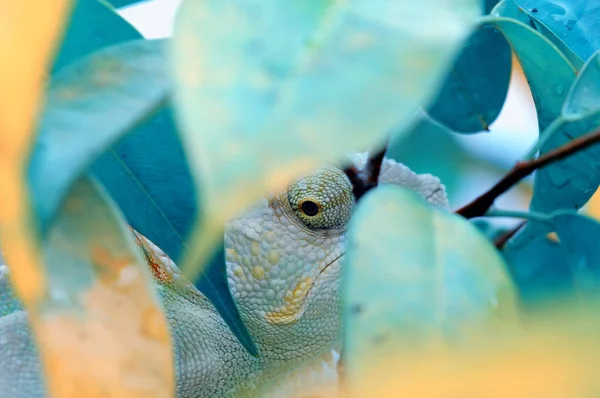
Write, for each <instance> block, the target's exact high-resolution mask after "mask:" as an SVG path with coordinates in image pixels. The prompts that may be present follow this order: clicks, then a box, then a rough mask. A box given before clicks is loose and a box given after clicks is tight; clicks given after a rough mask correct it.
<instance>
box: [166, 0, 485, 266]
mask: <svg viewBox="0 0 600 398" xmlns="http://www.w3.org/2000/svg"><path fill="white" fill-rule="evenodd" d="M478 12H479V5H478V3H477V1H475V0H461V1H456V0H454V1H449V0H448V1H443V2H440V1H433V0H429V1H426V2H425V3H423V2H421V3H420V4H419V5H418V6H417V5H415V3H413V2H404V1H402V2H389V1H384V0H375V1H373V0H369V1H367V0H359V1H355V2H338V1H323V2H308V3H307V2H305V1H300V0H290V1H286V2H280V1H275V0H268V1H262V2H257V1H253V2H247V1H239V0H228V1H222V0H218V1H217V0H208V1H201V2H198V1H193V0H188V1H185V2H184V3H183V4H182V6H181V9H180V12H179V14H178V18H177V21H176V26H175V39H174V41H173V52H172V54H173V57H172V67H173V74H174V76H175V82H176V90H175V99H176V109H177V116H178V120H179V121H180V122H181V126H182V129H183V140H184V142H185V148H186V150H187V151H188V152H187V153H188V157H189V159H190V161H191V162H192V164H193V167H194V172H195V174H196V177H197V184H201V185H202V187H203V189H202V192H201V194H202V197H201V200H202V202H203V204H205V206H203V209H202V212H203V213H202V215H201V216H200V217H199V220H200V223H199V225H198V227H197V229H196V230H195V232H194V235H193V238H192V239H193V242H194V243H193V245H190V247H191V251H190V253H189V255H187V257H186V258H189V260H187V261H185V263H184V264H183V265H184V268H187V269H188V271H189V272H192V267H193V271H194V272H196V271H197V269H198V267H200V266H202V264H203V263H204V261H205V259H206V258H207V257H208V256H209V254H210V251H211V250H212V248H213V247H214V243H215V240H216V238H217V237H218V236H219V235H220V234H221V233H222V229H223V224H224V222H225V221H226V220H227V219H229V218H230V217H231V216H233V215H234V214H236V213H238V212H239V211H241V210H242V209H244V208H246V207H247V206H249V205H251V204H252V203H253V202H254V201H255V200H256V199H258V198H259V197H260V196H263V195H265V194H266V193H267V192H269V191H271V190H273V189H275V188H277V187H280V186H281V185H285V184H287V183H288V182H289V181H290V180H291V179H293V178H295V177H297V176H298V175H300V174H302V173H305V172H309V171H311V170H313V169H315V168H317V167H319V166H321V165H322V163H323V162H326V161H336V160H341V159H345V157H346V155H347V153H348V152H352V151H355V150H357V149H363V148H369V147H372V146H373V145H377V144H379V143H380V142H382V141H383V140H384V139H385V137H386V135H387V134H388V133H389V131H390V130H391V129H392V128H393V127H396V126H403V125H405V124H406V123H407V122H409V121H410V119H411V117H412V115H413V114H414V112H415V111H416V110H417V109H418V107H419V105H421V104H422V103H423V102H424V101H425V100H427V99H428V97H429V96H430V95H431V93H432V90H433V89H434V88H435V86H436V83H437V82H438V81H439V74H440V72H441V70H442V68H443V67H444V66H445V63H446V62H447V61H448V60H449V59H450V57H451V56H452V55H453V54H454V51H455V49H456V47H457V45H458V44H459V43H460V42H461V41H462V40H463V39H464V37H465V35H466V34H467V33H468V31H469V29H470V28H471V26H472V24H473V21H474V19H475V17H476V14H477V13H478ZM231 26H235V29H233V30H232V29H231ZM399 71H401V73H399ZM199 131H201V132H202V133H201V134H199V133H198V132H199ZM240 192H243V195H241V194H240Z"/></svg>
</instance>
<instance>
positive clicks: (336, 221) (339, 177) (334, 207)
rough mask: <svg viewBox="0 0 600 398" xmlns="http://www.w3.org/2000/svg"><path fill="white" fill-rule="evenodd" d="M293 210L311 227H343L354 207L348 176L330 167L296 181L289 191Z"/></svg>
mask: <svg viewBox="0 0 600 398" xmlns="http://www.w3.org/2000/svg"><path fill="white" fill-rule="evenodd" d="M287 198H288V201H289V204H290V207H291V210H292V211H293V212H294V213H295V214H296V216H297V217H298V218H299V219H300V221H302V223H304V225H306V226H307V227H308V228H310V229H314V230H328V229H343V228H344V227H345V226H346V223H347V222H348V220H349V219H350V215H351V214H352V210H353V209H354V194H353V193H352V185H351V184H350V181H349V180H348V177H346V175H345V174H344V173H343V172H342V171H341V170H340V169H337V168H333V167H329V168H324V169H321V170H319V171H318V172H316V173H315V174H314V175H312V176H309V177H305V178H302V179H300V180H298V181H296V182H295V183H294V184H293V185H292V186H290V187H289V189H288V191H287Z"/></svg>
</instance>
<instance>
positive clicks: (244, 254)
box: [0, 154, 448, 398]
mask: <svg viewBox="0 0 600 398" xmlns="http://www.w3.org/2000/svg"><path fill="white" fill-rule="evenodd" d="M366 159H367V155H366V154H359V155H355V156H354V158H353V161H354V164H355V165H356V166H357V167H358V168H359V169H360V168H362V167H364V164H365V161H366ZM379 182H380V184H382V183H394V184H400V185H403V186H406V187H407V188H410V189H413V190H415V191H416V192H417V193H419V194H421V195H422V196H423V197H424V198H425V199H426V200H427V201H429V202H430V203H431V204H433V205H435V206H438V207H442V208H445V209H447V208H448V202H447V198H446V194H445V190H444V187H443V186H442V185H440V182H439V180H438V179H437V178H435V177H433V176H431V175H417V174H415V173H413V172H412V171H410V170H409V169H408V168H406V167H405V166H403V165H401V164H398V163H396V162H394V161H392V160H388V159H385V160H384V162H383V164H382V169H381V175H380V177H379ZM310 202H312V203H310ZM303 203H304V205H303ZM353 208H354V197H353V196H352V187H351V185H350V182H349V181H348V179H347V178H346V176H345V175H344V174H343V172H341V170H339V169H337V168H334V167H326V168H324V169H322V170H320V171H318V172H317V173H315V174H314V175H312V176H308V177H306V178H302V179H299V180H298V181H297V182H295V183H294V184H292V185H291V186H290V187H289V188H288V189H284V190H282V191H280V192H277V193H274V194H272V195H270V196H269V197H268V198H265V199H262V200H261V201H259V203H258V204H257V205H256V206H255V207H253V208H252V209H250V210H248V211H247V212H246V213H244V214H243V215H242V216H241V217H239V218H237V219H235V220H233V221H232V222H231V223H229V224H228V225H227V227H226V232H225V247H226V261H227V276H228V280H229V286H230V289H231V291H232V295H233V298H234V301H235V303H236V305H237V307H238V309H239V311H240V316H241V318H242V320H243V321H244V323H245V324H246V325H247V327H248V330H249V332H250V334H251V335H252V337H253V339H254V341H255V343H256V345H257V348H258V351H259V356H258V358H255V357H252V356H251V355H249V354H248V353H247V352H246V350H245V349H244V348H243V347H242V346H241V344H240V343H239V342H238V341H237V339H236V337H235V336H234V335H233V334H232V332H231V331H230V329H229V328H228V326H227V325H226V324H225V322H224V321H223V319H222V318H221V317H220V316H219V314H218V313H217V311H216V310H215V308H214V307H213V305H212V304H211V303H210V302H209V301H208V299H206V297H204V296H203V295H202V293H200V292H199V291H198V290H197V289H196V288H195V287H194V286H193V285H192V284H190V283H188V282H185V279H184V277H183V276H182V275H181V273H180V272H179V270H178V268H177V267H176V266H175V264H174V263H173V262H172V261H171V260H170V259H169V258H168V257H167V256H166V255H165V254H164V253H163V252H162V251H161V250H160V249H159V248H158V247H156V246H155V245H153V244H152V243H151V242H150V241H148V240H147V239H145V238H144V237H143V236H141V235H139V234H137V233H135V237H136V240H137V242H138V244H139V246H140V248H141V249H142V250H143V252H144V254H145V256H146V259H147V260H148V264H149V266H150V268H151V269H152V271H153V275H154V278H155V281H156V287H157V291H158V293H159V295H160V298H161V301H162V303H163V305H164V309H165V313H166V314H167V318H168V321H169V324H170V327H171V333H172V335H173V341H174V350H175V358H176V363H175V365H176V371H177V396H178V397H182V398H185V397H190V398H196V397H227V396H236V395H244V396H260V397H294V396H298V397H299V396H308V395H311V394H330V393H333V392H335V391H336V386H337V372H336V362H337V357H338V355H337V352H339V350H340V348H341V344H340V343H341V342H340V336H341V330H340V327H341V313H340V302H339V299H340V272H341V262H342V261H343V256H342V255H343V253H344V251H345V246H344V245H345V232H346V227H347V222H348V220H349V218H350V216H351V214H352V210H353ZM6 274H7V268H6V267H4V268H0V391H1V392H2V394H1V396H2V397H7V398H12V397H15V398H17V397H18V398H29V397H32V398H33V397H36V398H37V397H43V396H44V385H43V377H42V376H41V374H40V366H39V362H38V357H37V351H36V348H35V345H34V343H33V341H32V339H31V335H30V332H29V326H28V322H27V316H26V313H25V312H23V311H22V310H21V308H20V306H19V303H18V301H16V300H15V299H14V297H13V296H12V294H11V292H10V286H8V281H7V278H6ZM176 280H183V281H184V283H175V281H176Z"/></svg>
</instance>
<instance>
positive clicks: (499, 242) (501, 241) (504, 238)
mask: <svg viewBox="0 0 600 398" xmlns="http://www.w3.org/2000/svg"><path fill="white" fill-rule="evenodd" d="M525 224H527V221H523V222H520V223H519V224H518V225H517V226H516V227H514V228H513V229H511V230H509V231H506V232H505V233H503V234H502V235H500V236H499V237H497V238H496V239H494V246H496V248H497V249H498V250H502V249H503V248H504V245H505V244H506V242H508V240H509V239H510V238H512V237H513V236H514V235H515V234H516V233H517V232H519V230H520V229H521V228H523V226H524V225H525Z"/></svg>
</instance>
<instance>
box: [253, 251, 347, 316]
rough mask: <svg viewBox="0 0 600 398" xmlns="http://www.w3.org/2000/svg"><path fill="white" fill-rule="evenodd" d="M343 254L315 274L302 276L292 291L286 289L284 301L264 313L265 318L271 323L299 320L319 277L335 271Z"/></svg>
mask: <svg viewBox="0 0 600 398" xmlns="http://www.w3.org/2000/svg"><path fill="white" fill-rule="evenodd" d="M343 255H344V253H342V254H340V255H339V256H337V257H336V258H335V259H333V260H332V261H330V262H329V263H326V264H325V265H324V266H322V267H319V270H318V273H317V274H316V276H314V277H305V278H303V279H302V280H301V281H300V282H299V283H298V284H297V285H296V287H295V288H294V290H293V291H291V290H288V291H287V292H286V295H285V296H284V301H285V303H284V304H283V305H281V306H280V307H279V308H277V309H276V310H274V311H270V312H267V313H266V314H265V315H264V318H265V320H266V321H267V322H269V323H270V324H273V325H290V324H293V323H295V322H297V321H299V320H300V319H301V318H302V316H303V315H304V313H305V312H306V309H307V308H308V303H309V301H310V297H311V295H312V293H313V290H314V288H315V286H316V285H317V282H318V281H319V277H320V276H321V275H323V276H325V275H327V273H328V272H330V271H334V272H335V271H337V268H338V267H339V260H340V258H341V257H342V256H343Z"/></svg>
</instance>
